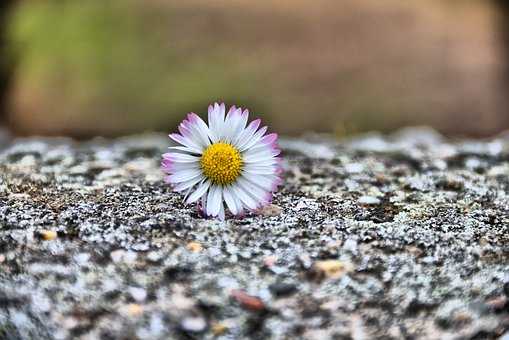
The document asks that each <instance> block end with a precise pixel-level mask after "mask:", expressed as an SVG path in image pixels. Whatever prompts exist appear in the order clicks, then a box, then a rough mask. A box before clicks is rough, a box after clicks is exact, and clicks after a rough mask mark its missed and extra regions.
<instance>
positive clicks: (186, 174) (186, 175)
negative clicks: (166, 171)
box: [168, 169, 203, 183]
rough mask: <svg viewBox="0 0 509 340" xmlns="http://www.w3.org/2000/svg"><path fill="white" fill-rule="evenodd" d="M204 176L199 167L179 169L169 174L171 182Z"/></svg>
mask: <svg viewBox="0 0 509 340" xmlns="http://www.w3.org/2000/svg"><path fill="white" fill-rule="evenodd" d="M199 176H203V174H202V172H201V171H200V170H198V169H189V170H181V171H177V172H175V173H174V174H172V175H170V176H168V179H169V180H170V182H171V183H180V182H185V181H189V180H190V179H193V178H196V177H199Z"/></svg>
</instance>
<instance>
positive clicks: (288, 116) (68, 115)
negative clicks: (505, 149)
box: [0, 0, 509, 137]
mask: <svg viewBox="0 0 509 340" xmlns="http://www.w3.org/2000/svg"><path fill="white" fill-rule="evenodd" d="M5 1H6V2H5V3H6V4H7V2H8V3H9V6H5V5H4V8H2V11H3V12H2V20H1V30H2V39H3V43H2V49H1V51H2V53H1V55H0V67H1V68H2V70H3V85H2V87H0V91H1V93H0V95H1V98H3V100H2V101H1V110H2V111H1V112H2V114H3V116H4V119H3V121H4V124H6V125H7V126H8V127H9V128H10V129H11V130H13V131H14V132H15V133H18V134H48V135H61V134H65V135H71V136H76V137H90V136H94V135H106V136H112V135H120V134H127V133H134V132H141V131H146V130H158V131H170V130H173V129H174V127H175V125H176V124H177V123H178V122H179V121H180V120H181V119H182V118H183V117H184V115H185V114H186V113H187V112H189V111H194V112H196V113H198V114H201V115H204V114H205V112H206V107H207V105H208V104H209V103H210V102H213V101H225V102H226V103H227V104H236V105H240V106H245V107H248V108H250V110H251V111H252V112H253V114H255V115H257V116H261V117H263V118H264V119H265V120H266V121H268V122H269V123H270V124H271V127H272V129H273V130H277V131H279V132H281V133H285V134H301V133H303V132H305V131H310V130H312V131H319V132H332V133H335V134H337V135H339V136H343V135H348V134H352V133H357V132H361V131H367V130H381V131H390V130H393V129H396V128H398V127H401V126H405V125H431V126H433V127H435V128H436V129H438V130H440V131H442V132H444V133H447V134H451V135H470V136H486V135H490V134H494V133H497V132H499V131H501V130H504V129H507V128H509V98H508V95H507V94H508V89H509V86H508V82H507V79H508V78H509V77H508V76H507V73H508V72H507V69H508V67H507V65H508V64H509V60H508V59H509V58H507V54H506V47H507V46H506V45H507V43H506V42H507V40H506V37H507V34H506V33H507V32H505V31H504V27H505V26H504V24H505V21H504V20H506V17H505V12H504V11H503V7H504V6H503V5H500V4H497V1H487V0H486V1H484V0H449V1H444V0H427V1H408V0H386V1H379V0H342V1H336V0H316V1H305V0H278V1H276V0H273V1H269V0H258V1H252V0H251V1H248V0H231V1H226V0H186V1H163V0H87V1H83V0H18V1H8V0H5Z"/></svg>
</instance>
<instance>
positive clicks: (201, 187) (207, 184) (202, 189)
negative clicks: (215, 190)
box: [186, 181, 210, 203]
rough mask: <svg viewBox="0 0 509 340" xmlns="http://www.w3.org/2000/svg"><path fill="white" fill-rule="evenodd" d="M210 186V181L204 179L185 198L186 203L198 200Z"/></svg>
mask: <svg viewBox="0 0 509 340" xmlns="http://www.w3.org/2000/svg"><path fill="white" fill-rule="evenodd" d="M209 187H210V181H205V182H204V183H201V184H200V185H198V188H196V191H194V192H193V193H192V194H191V196H189V198H188V199H187V201H186V203H193V202H196V201H197V200H199V199H200V198H201V197H202V196H203V195H204V194H205V193H206V192H207V190H208V188H209Z"/></svg>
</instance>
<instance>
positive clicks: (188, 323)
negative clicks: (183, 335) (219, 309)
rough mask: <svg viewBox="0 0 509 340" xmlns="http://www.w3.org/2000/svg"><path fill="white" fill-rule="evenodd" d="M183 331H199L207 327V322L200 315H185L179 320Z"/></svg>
mask: <svg viewBox="0 0 509 340" xmlns="http://www.w3.org/2000/svg"><path fill="white" fill-rule="evenodd" d="M180 327H181V328H182V330H183V331H186V332H190V333H201V332H203V331H204V330H205V329H206V328H207V322H206V321H205V319H204V318H202V317H186V318H184V319H183V320H182V321H181V322H180Z"/></svg>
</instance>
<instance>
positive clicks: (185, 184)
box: [174, 176, 203, 191]
mask: <svg viewBox="0 0 509 340" xmlns="http://www.w3.org/2000/svg"><path fill="white" fill-rule="evenodd" d="M202 180H203V177H202V176H199V177H195V178H192V179H190V180H187V181H184V182H181V183H179V184H178V185H176V186H175V188H174V190H175V191H184V190H186V189H190V188H192V187H194V186H195V185H196V184H198V183H199V182H201V181H202Z"/></svg>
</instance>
